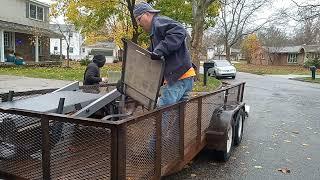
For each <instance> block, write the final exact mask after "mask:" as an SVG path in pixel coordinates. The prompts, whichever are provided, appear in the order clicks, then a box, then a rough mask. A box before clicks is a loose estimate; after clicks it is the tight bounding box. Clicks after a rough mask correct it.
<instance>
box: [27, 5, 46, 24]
mask: <svg viewBox="0 0 320 180" xmlns="http://www.w3.org/2000/svg"><path fill="white" fill-rule="evenodd" d="M29 12H30V13H29V14H30V15H29V17H30V18H31V19H36V20H40V21H43V19H44V13H43V7H40V6H37V5H34V4H30V6H29Z"/></svg>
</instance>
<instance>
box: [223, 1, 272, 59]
mask: <svg viewBox="0 0 320 180" xmlns="http://www.w3.org/2000/svg"><path fill="white" fill-rule="evenodd" d="M221 3H222V5H221V6H222V7H221V15H220V17H219V26H218V28H219V31H220V33H221V34H222V36H223V39H224V46H225V52H226V58H227V59H228V60H230V48H231V47H232V46H233V45H234V44H236V43H237V42H238V41H239V40H240V39H242V37H243V36H245V35H248V34H252V33H254V32H256V31H257V30H259V29H260V28H262V27H263V26H264V25H265V24H266V23H268V22H270V21H272V19H270V18H260V19H257V17H258V16H256V13H257V12H258V11H260V10H261V9H262V8H263V7H265V6H266V5H267V4H268V3H270V1H269V0H221ZM257 22H261V23H259V24H258V23H257Z"/></svg>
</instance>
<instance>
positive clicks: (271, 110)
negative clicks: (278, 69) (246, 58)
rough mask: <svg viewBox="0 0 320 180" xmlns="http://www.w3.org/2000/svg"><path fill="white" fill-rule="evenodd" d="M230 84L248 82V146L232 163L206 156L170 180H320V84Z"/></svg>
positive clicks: (266, 80)
mask: <svg viewBox="0 0 320 180" xmlns="http://www.w3.org/2000/svg"><path fill="white" fill-rule="evenodd" d="M224 81H227V82H229V83H236V82H240V81H245V82H246V88H245V94H244V101H245V102H246V103H247V104H248V105H250V107H251V108H250V114H249V118H248V119H247V121H246V123H245V129H244V130H245V132H244V137H243V141H242V143H241V144H240V146H238V147H236V148H235V149H234V150H233V154H232V157H231V158H230V160H229V161H228V162H226V163H222V162H218V161H216V160H215V158H214V155H213V152H209V151H203V152H201V153H200V154H199V155H198V156H197V157H196V158H195V159H194V160H193V162H192V163H190V164H189V165H188V166H187V167H186V168H185V169H183V170H182V171H180V172H179V173H177V174H174V175H171V176H168V177H165V178H164V179H215V180H219V179H234V180H239V179H248V180H257V179H268V180H269V179H277V180H278V179H290V180H291V179H306V180H307V179H308V180H309V179H314V180H318V179H320V153H319V150H320V140H319V139H320V84H312V83H307V82H300V81H294V80H289V79H288V77H287V76H260V75H253V74H248V73H238V74H237V77H236V79H235V80H231V79H224ZM279 170H283V172H286V173H283V172H281V171H279ZM288 170H289V171H290V173H289V172H288Z"/></svg>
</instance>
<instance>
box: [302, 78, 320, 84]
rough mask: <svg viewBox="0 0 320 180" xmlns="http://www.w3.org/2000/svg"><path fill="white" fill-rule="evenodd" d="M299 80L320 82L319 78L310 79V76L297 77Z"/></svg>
mask: <svg viewBox="0 0 320 180" xmlns="http://www.w3.org/2000/svg"><path fill="white" fill-rule="evenodd" d="M299 79H300V80H303V81H306V82H312V83H319V84H320V78H316V79H314V80H313V79H312V78H311V77H306V78H299Z"/></svg>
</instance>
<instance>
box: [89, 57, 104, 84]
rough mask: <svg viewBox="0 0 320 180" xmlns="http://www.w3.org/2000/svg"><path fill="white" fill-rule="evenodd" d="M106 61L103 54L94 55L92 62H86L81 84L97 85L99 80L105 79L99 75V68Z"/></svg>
mask: <svg viewBox="0 0 320 180" xmlns="http://www.w3.org/2000/svg"><path fill="white" fill-rule="evenodd" d="M105 63H106V58H105V57H104V56H103V55H95V56H94V57H93V59H92V62H91V63H90V64H88V66H87V68H86V70H85V72H84V77H83V85H97V84H99V82H101V81H105V79H104V78H101V77H100V68H102V67H103V66H104V64H105Z"/></svg>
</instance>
